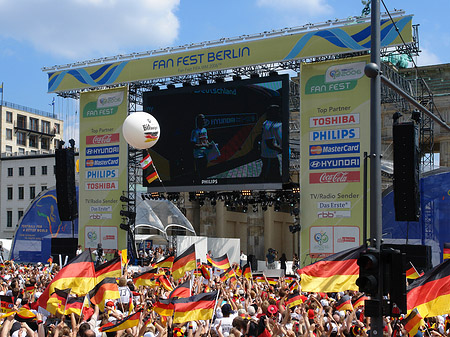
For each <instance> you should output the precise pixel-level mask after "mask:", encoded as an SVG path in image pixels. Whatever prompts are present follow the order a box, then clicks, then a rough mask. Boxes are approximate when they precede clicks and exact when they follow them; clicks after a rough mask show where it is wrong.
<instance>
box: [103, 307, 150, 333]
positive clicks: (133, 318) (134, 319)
mask: <svg viewBox="0 0 450 337" xmlns="http://www.w3.org/2000/svg"><path fill="white" fill-rule="evenodd" d="M141 312H142V311H138V312H136V313H134V314H131V315H129V316H127V317H125V318H122V319H119V320H116V321H113V322H109V323H106V324H105V325H102V326H101V327H100V328H99V331H100V332H113V331H119V330H125V329H128V328H132V327H134V326H137V325H138V324H139V319H140V318H141Z"/></svg>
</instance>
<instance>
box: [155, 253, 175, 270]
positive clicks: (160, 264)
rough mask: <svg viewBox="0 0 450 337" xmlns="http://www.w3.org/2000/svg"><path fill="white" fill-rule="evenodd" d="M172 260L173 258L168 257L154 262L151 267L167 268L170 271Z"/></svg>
mask: <svg viewBox="0 0 450 337" xmlns="http://www.w3.org/2000/svg"><path fill="white" fill-rule="evenodd" d="M174 259H175V256H168V257H166V258H165V259H164V260H161V261H159V262H156V263H155V264H154V265H153V268H169V269H171V268H172V265H173V260H174Z"/></svg>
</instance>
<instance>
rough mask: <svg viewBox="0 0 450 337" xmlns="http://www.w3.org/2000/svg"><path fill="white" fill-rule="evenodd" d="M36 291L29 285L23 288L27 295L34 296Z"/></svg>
mask: <svg viewBox="0 0 450 337" xmlns="http://www.w3.org/2000/svg"><path fill="white" fill-rule="evenodd" d="M35 291H36V287H35V286H34V285H29V286H26V287H25V292H26V293H27V294H31V295H34V292H35Z"/></svg>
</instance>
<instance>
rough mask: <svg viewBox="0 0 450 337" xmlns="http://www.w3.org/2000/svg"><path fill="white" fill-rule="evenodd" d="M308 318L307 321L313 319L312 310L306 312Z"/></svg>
mask: <svg viewBox="0 0 450 337" xmlns="http://www.w3.org/2000/svg"><path fill="white" fill-rule="evenodd" d="M308 318H309V319H314V310H313V309H309V310H308Z"/></svg>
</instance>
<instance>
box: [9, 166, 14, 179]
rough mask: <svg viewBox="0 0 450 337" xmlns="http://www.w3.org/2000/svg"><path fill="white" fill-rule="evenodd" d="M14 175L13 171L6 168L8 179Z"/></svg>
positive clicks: (10, 168)
mask: <svg viewBox="0 0 450 337" xmlns="http://www.w3.org/2000/svg"><path fill="white" fill-rule="evenodd" d="M13 175H14V169H13V168H12V167H8V177H12V176H13Z"/></svg>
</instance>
